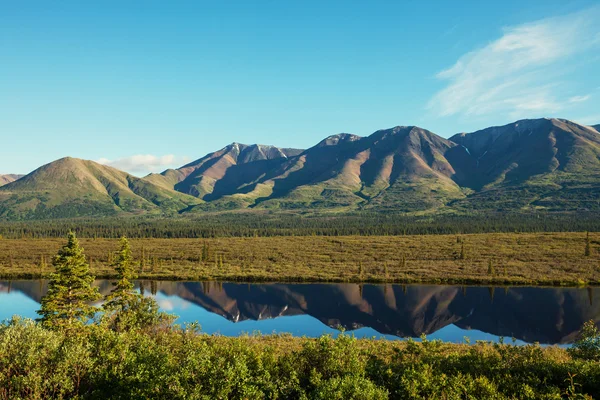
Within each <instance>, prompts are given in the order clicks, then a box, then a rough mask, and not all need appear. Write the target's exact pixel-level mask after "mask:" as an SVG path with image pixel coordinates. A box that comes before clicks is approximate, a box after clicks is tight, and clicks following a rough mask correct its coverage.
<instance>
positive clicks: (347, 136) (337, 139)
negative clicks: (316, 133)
mask: <svg viewBox="0 0 600 400" xmlns="http://www.w3.org/2000/svg"><path fill="white" fill-rule="evenodd" d="M360 139H362V137H361V136H358V135H353V134H351V133H338V134H336V135H331V136H327V137H326V138H325V139H323V140H321V141H320V142H319V143H318V144H317V146H316V147H325V146H335V145H338V144H340V143H346V142H356V141H357V140H360Z"/></svg>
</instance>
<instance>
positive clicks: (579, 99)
mask: <svg viewBox="0 0 600 400" xmlns="http://www.w3.org/2000/svg"><path fill="white" fill-rule="evenodd" d="M590 97H592V96H591V95H589V94H588V95H585V96H573V97H570V98H569V103H583V102H584V101H588V100H589V98H590Z"/></svg>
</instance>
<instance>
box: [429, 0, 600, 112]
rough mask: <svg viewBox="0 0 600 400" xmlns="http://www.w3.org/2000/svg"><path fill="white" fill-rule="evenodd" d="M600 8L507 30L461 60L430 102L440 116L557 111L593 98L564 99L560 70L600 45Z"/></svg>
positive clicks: (446, 74) (447, 73)
mask: <svg viewBox="0 0 600 400" xmlns="http://www.w3.org/2000/svg"><path fill="white" fill-rule="evenodd" d="M599 20H600V7H593V8H591V9H587V10H584V11H582V12H578V13H575V14H570V15H566V16H562V17H555V18H547V19H543V20H540V21H536V22H532V23H528V24H525V25H520V26H514V27H507V28H505V29H504V30H503V35H502V36H501V37H500V38H499V39H497V40H495V41H493V42H491V43H489V44H488V45H486V46H485V47H483V48H480V49H478V50H475V51H472V52H470V53H467V54H465V55H463V56H462V57H460V59H459V60H458V61H457V62H456V63H455V64H454V65H453V66H451V67H449V68H447V69H445V70H443V71H441V72H439V73H438V74H437V77H438V78H439V79H441V80H444V81H447V82H448V84H447V86H446V87H445V88H443V89H442V90H440V91H439V92H437V93H436V94H435V95H434V96H433V97H432V98H431V100H430V101H429V104H428V108H429V109H430V110H432V111H433V112H434V113H436V114H437V115H438V116H449V115H457V114H458V115H464V116H480V115H485V114H492V113H505V114H506V115H510V116H520V115H522V114H525V115H527V113H529V114H531V113H532V112H533V111H535V112H536V113H555V112H557V111H560V110H562V109H564V108H565V107H567V106H569V105H572V104H574V103H580V102H583V101H586V100H588V99H589V97H590V96H589V95H583V94H582V95H576V96H573V93H571V94H570V95H568V94H567V95H565V93H560V91H561V90H559V89H560V88H559V87H558V86H559V85H558V83H559V82H560V78H561V77H562V73H561V68H562V67H563V66H564V63H565V62H566V61H571V60H572V59H573V58H574V56H576V55H580V54H585V53H586V52H589V51H597V48H598V47H600V24H598V21H599Z"/></svg>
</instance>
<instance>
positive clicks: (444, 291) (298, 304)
mask: <svg viewBox="0 0 600 400" xmlns="http://www.w3.org/2000/svg"><path fill="white" fill-rule="evenodd" d="M97 284H98V285H100V290H101V292H102V293H104V294H106V293H108V292H109V291H110V290H111V288H112V287H111V285H110V283H109V282H108V281H98V282H97ZM8 285H9V283H8V282H0V292H7V291H8V290H9V286H8ZM144 286H145V289H146V291H148V292H150V291H151V292H154V293H156V292H159V293H162V294H164V295H166V296H175V297H178V298H181V299H184V300H186V301H188V302H189V303H192V304H195V305H198V306H200V307H202V308H204V309H206V310H208V311H210V312H212V313H215V314H218V315H221V316H223V317H224V318H226V319H228V320H230V321H233V322H241V321H244V320H265V319H271V318H278V317H282V316H293V315H310V316H312V317H314V318H316V319H318V320H319V321H321V322H322V323H324V324H326V325H328V326H330V327H338V326H340V325H341V326H344V327H345V328H346V329H350V330H352V329H357V328H361V327H370V328H373V329H375V330H376V331H378V332H380V333H382V334H391V335H396V336H399V337H418V336H420V335H421V334H423V333H425V334H433V333H435V332H436V331H438V330H440V329H442V328H444V327H446V326H449V325H455V326H457V327H459V328H461V329H475V330H479V331H483V332H486V333H490V334H493V335H496V336H504V337H507V338H511V337H515V338H517V339H520V340H523V341H525V342H536V341H538V342H541V343H550V344H555V343H570V342H572V341H573V340H574V339H575V338H576V335H577V332H578V331H579V329H580V328H581V326H582V324H583V323H584V322H585V321H588V320H590V319H592V320H594V321H596V323H598V322H600V302H598V299H599V296H600V289H597V288H593V289H576V288H569V289H555V288H527V287H523V288H508V289H503V288H486V287H467V288H461V287H455V286H404V287H403V286H399V285H364V286H359V285H355V284H264V285H254V284H252V285H250V284H230V283H224V284H220V283H216V282H152V283H149V282H145V284H144ZM10 290H13V291H20V292H23V293H25V294H26V295H27V296H29V297H31V298H32V299H34V300H36V301H38V302H39V301H40V299H41V296H42V295H43V294H44V293H45V292H46V290H47V287H46V283H45V281H14V282H12V283H11V284H10ZM0 302H1V297H0ZM0 305H1V303H0ZM3 306H4V305H3ZM7 306H9V307H10V305H7ZM186 308H188V309H189V306H188V307H186ZM199 322H200V324H202V321H199ZM284 330H285V329H284Z"/></svg>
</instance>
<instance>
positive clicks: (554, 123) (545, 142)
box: [0, 118, 600, 218]
mask: <svg viewBox="0 0 600 400" xmlns="http://www.w3.org/2000/svg"><path fill="white" fill-rule="evenodd" d="M232 209H269V210H321V211H331V212H339V211H356V210H373V211H386V212H388V211H389V212H400V213H408V214H435V213H446V212H451V213H455V212H459V213H465V212H473V211H481V212H487V211H494V212H520V211H523V210H547V211H575V210H585V211H590V210H591V211H595V210H598V211H600V133H599V132H598V131H597V130H596V129H595V128H593V127H589V126H584V125H580V124H577V123H574V122H571V121H568V120H562V119H553V118H543V119H535V120H521V121H517V122H514V123H511V124H508V125H504V126H499V127H491V128H486V129H483V130H480V131H476V132H473V133H460V134H457V135H454V136H452V137H451V138H449V139H444V138H442V137H440V136H438V135H436V134H435V133H433V132H430V131H428V130H425V129H422V128H419V127H415V126H398V127H395V128H392V129H386V130H380V131H377V132H375V133H373V134H372V135H370V136H367V137H360V136H357V135H352V134H347V133H343V134H338V135H333V136H330V137H328V138H325V139H324V140H322V141H321V142H319V143H318V144H316V145H315V146H313V147H311V148H309V149H307V150H297V149H283V148H277V147H274V146H264V145H243V144H239V143H232V144H231V145H229V146H226V147H224V148H223V149H221V150H219V151H216V152H213V153H210V154H208V155H206V156H204V157H202V158H200V159H198V160H196V161H194V162H192V163H189V164H187V165H185V166H183V167H181V168H178V169H169V170H166V171H164V172H162V173H160V174H151V175H149V176H147V177H144V178H137V177H134V176H132V175H129V174H127V173H125V172H122V171H118V170H115V169H114V168H110V167H106V166H102V165H99V164H96V163H94V162H91V161H84V160H77V159H72V158H65V159H61V160H58V161H56V162H54V163H51V164H48V165H46V166H43V167H41V168H39V169H38V170H36V171H34V172H33V173H31V174H29V175H27V176H25V177H23V178H21V179H19V180H18V181H15V182H12V183H10V184H7V185H5V186H3V187H2V188H0V218H52V217H71V216H84V215H86V216H92V215H114V214H119V213H130V214H139V213H148V212H150V213H160V212H179V213H186V212H206V211H222V210H232Z"/></svg>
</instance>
